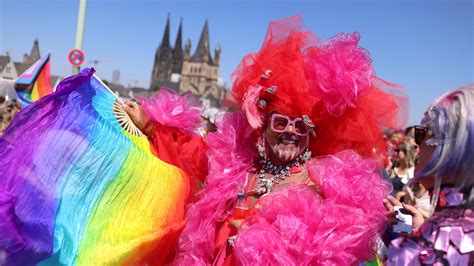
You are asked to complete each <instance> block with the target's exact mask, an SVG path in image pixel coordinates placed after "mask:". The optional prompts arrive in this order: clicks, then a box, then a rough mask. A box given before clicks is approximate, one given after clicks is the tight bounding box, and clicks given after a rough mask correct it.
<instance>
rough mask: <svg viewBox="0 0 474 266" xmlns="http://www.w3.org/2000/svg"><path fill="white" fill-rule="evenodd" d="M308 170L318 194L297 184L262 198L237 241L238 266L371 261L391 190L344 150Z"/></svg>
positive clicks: (370, 163)
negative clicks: (383, 201) (315, 184)
mask: <svg viewBox="0 0 474 266" xmlns="http://www.w3.org/2000/svg"><path fill="white" fill-rule="evenodd" d="M308 169H309V171H310V175H311V176H312V178H314V181H315V182H316V183H317V184H319V185H320V188H321V190H322V193H321V195H319V194H318V193H316V191H315V190H314V189H312V188H310V187H308V186H305V185H296V186H290V187H284V188H282V189H279V190H276V191H274V192H272V193H271V194H269V195H267V196H264V197H262V198H261V199H260V200H259V201H258V203H257V205H255V207H254V209H253V216H251V217H249V218H248V219H246V221H245V223H244V225H243V226H242V227H241V231H239V234H238V237H237V240H236V246H235V248H234V252H235V255H236V258H237V261H238V262H239V263H240V264H243V265H273V264H283V265H328V264H331V265H350V264H354V263H356V262H357V261H364V260H370V259H371V258H373V255H374V248H375V237H376V236H377V233H379V232H381V231H382V230H383V222H384V221H385V209H384V207H383V205H382V199H383V198H384V197H385V195H387V193H388V191H389V185H388V184H386V183H385V182H384V181H383V180H382V179H381V177H380V175H379V174H377V173H374V170H375V163H374V162H373V161H372V160H364V159H362V158H361V157H360V156H359V155H357V154H356V153H355V152H353V151H343V152H341V153H338V154H336V155H334V156H327V157H323V158H319V159H315V160H312V161H311V162H310V164H309V166H308Z"/></svg>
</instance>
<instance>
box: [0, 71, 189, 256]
mask: <svg viewBox="0 0 474 266" xmlns="http://www.w3.org/2000/svg"><path fill="white" fill-rule="evenodd" d="M93 73H94V70H93V69H85V70H84V71H82V72H81V73H80V74H78V75H76V76H73V77H70V78H67V79H65V80H63V81H62V82H61V83H60V84H59V86H58V89H57V91H56V92H55V93H53V94H50V95H47V96H45V97H43V98H41V99H40V100H38V101H36V102H34V103H33V104H31V105H30V106H28V107H27V108H25V109H23V110H22V111H21V112H20V113H19V114H17V116H16V117H15V119H14V120H13V121H12V123H11V124H10V126H9V127H8V128H7V129H6V131H5V132H4V134H3V135H2V136H1V137H0V147H2V148H1V149H0V166H1V170H0V171H1V174H0V175H1V178H0V265H4V264H6V265H32V264H37V265H144V264H152V265H156V264H162V263H163V261H164V260H165V258H166V256H167V255H168V254H169V253H170V251H171V249H172V248H173V246H174V244H175V242H176V241H177V238H178V236H179V233H180V230H181V229H182V227H183V226H184V205H185V200H186V197H187V194H188V191H189V181H188V177H187V176H186V175H185V174H184V172H183V171H181V170H180V169H178V168H176V167H175V166H172V165H169V164H167V163H165V162H163V161H161V160H160V159H158V158H157V157H155V156H154V155H152V153H151V151H150V144H149V142H148V141H147V138H146V136H144V135H143V134H142V133H141V132H140V131H139V130H138V129H136V128H135V127H134V125H133V124H130V121H129V119H127V117H128V116H127V115H126V113H125V112H124V111H123V109H122V107H121V104H120V103H119V101H118V100H117V99H116V97H115V96H114V95H113V94H112V93H111V92H110V90H109V89H108V88H107V87H106V86H105V85H104V84H103V83H102V82H101V81H100V80H99V79H98V78H96V77H95V76H94V75H93Z"/></svg>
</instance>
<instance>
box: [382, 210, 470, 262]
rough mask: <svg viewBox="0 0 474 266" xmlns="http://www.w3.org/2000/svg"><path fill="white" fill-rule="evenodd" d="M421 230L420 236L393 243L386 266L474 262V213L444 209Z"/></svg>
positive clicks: (397, 240) (401, 238)
mask: <svg viewBox="0 0 474 266" xmlns="http://www.w3.org/2000/svg"><path fill="white" fill-rule="evenodd" d="M421 230H422V236H421V237H412V238H408V237H407V238H403V237H400V238H397V239H395V240H393V241H392V243H391V245H390V247H389V260H388V261H387V265H420V264H421V263H423V264H427V265H442V264H443V263H448V262H449V265H469V263H470V262H472V260H474V212H473V210H471V209H466V208H462V207H455V208H453V207H451V208H445V209H442V210H440V211H438V212H436V213H435V214H434V215H433V217H432V218H431V219H430V220H429V221H428V223H427V224H425V225H424V226H423V228H422V229H421ZM470 260H471V261H470Z"/></svg>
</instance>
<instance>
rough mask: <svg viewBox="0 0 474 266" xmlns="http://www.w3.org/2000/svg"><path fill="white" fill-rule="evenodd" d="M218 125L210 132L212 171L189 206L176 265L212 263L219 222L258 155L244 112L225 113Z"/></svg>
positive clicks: (228, 210)
mask: <svg viewBox="0 0 474 266" xmlns="http://www.w3.org/2000/svg"><path fill="white" fill-rule="evenodd" d="M218 128H219V130H218V132H215V133H211V134H209V135H208V136H207V143H208V147H209V149H208V157H209V162H210V164H209V175H208V176H207V178H206V183H205V185H206V187H205V188H204V189H203V190H201V191H200V192H199V193H198V195H197V197H198V198H199V200H198V201H197V202H196V203H195V204H191V205H190V206H189V207H188V209H187V213H186V216H187V217H188V223H187V224H186V227H185V229H184V231H183V233H182V234H181V237H180V239H179V248H178V254H177V257H176V260H175V262H174V263H175V264H176V265H210V264H211V263H212V261H213V254H214V248H215V244H214V243H215V236H216V228H217V224H218V223H219V222H222V221H223V220H225V219H226V218H227V217H228V216H229V212H230V211H231V210H232V209H233V206H234V205H235V202H236V195H237V193H238V192H239V189H242V188H241V187H239V186H240V185H241V184H244V183H245V180H246V178H247V172H249V171H250V169H251V167H252V165H253V160H254V158H256V149H255V147H254V146H253V143H256V138H255V136H254V131H253V130H252V128H251V127H250V126H249V124H248V122H247V119H246V117H245V115H244V114H243V113H228V114H226V115H225V116H224V118H223V120H222V122H221V123H219V124H218Z"/></svg>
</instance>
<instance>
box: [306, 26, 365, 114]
mask: <svg viewBox="0 0 474 266" xmlns="http://www.w3.org/2000/svg"><path fill="white" fill-rule="evenodd" d="M359 40H360V34H359V33H358V32H356V33H353V34H347V35H346V34H342V33H340V34H338V35H337V36H336V37H334V38H333V39H330V40H329V41H327V42H325V43H323V44H321V45H319V46H318V47H311V48H309V49H308V50H307V51H306V64H307V72H306V74H307V78H308V79H310V80H311V83H312V85H313V88H314V89H315V91H314V92H313V93H315V94H317V95H319V97H320V98H321V99H323V102H324V106H325V107H326V109H327V111H328V112H329V113H330V114H331V115H333V116H341V115H342V114H343V113H344V111H345V110H346V108H347V107H355V106H356V103H357V99H358V97H359V96H360V94H361V93H362V92H363V91H364V90H365V89H366V88H368V87H369V86H371V85H372V81H373V79H374V70H373V69H372V65H371V63H372V59H370V56H369V53H368V52H367V51H366V50H365V49H363V48H362V47H359V46H358V43H359Z"/></svg>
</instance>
